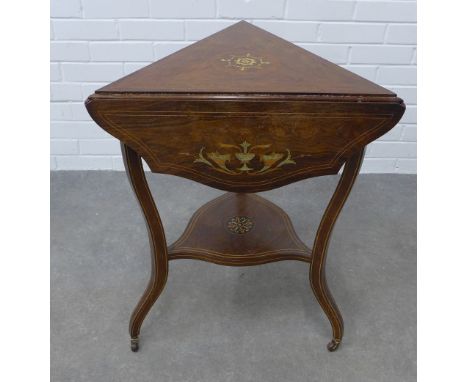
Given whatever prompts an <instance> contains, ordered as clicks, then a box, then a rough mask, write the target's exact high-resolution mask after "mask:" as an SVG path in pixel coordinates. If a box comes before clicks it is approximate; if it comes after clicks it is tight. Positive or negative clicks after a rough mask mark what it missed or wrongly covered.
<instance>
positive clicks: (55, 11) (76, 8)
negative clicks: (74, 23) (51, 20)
mask: <svg viewBox="0 0 468 382" xmlns="http://www.w3.org/2000/svg"><path fill="white" fill-rule="evenodd" d="M50 16H51V17H81V4H80V0H66V1H64V0H51V1H50Z"/></svg>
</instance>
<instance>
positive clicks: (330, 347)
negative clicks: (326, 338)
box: [327, 338, 341, 352]
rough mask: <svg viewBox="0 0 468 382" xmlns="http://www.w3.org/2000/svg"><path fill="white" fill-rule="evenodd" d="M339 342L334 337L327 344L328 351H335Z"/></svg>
mask: <svg viewBox="0 0 468 382" xmlns="http://www.w3.org/2000/svg"><path fill="white" fill-rule="evenodd" d="M340 343H341V340H339V339H336V338H334V339H332V340H331V341H330V342H329V343H328V345H327V349H328V351H330V352H332V351H335V350H336V349H338V347H339V346H340Z"/></svg>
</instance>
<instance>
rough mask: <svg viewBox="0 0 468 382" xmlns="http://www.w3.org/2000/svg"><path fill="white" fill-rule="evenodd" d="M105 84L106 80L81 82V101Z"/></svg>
mask: <svg viewBox="0 0 468 382" xmlns="http://www.w3.org/2000/svg"><path fill="white" fill-rule="evenodd" d="M106 85H107V82H99V83H87V84H86V83H84V84H81V94H83V101H84V100H85V99H86V98H88V97H89V96H90V95H91V94H93V93H94V92H95V91H96V90H98V89H100V88H102V87H103V86H106Z"/></svg>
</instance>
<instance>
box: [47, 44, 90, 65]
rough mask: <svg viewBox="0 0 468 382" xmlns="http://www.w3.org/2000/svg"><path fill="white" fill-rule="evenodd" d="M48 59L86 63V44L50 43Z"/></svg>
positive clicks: (87, 58) (87, 55) (87, 57)
mask: <svg viewBox="0 0 468 382" xmlns="http://www.w3.org/2000/svg"><path fill="white" fill-rule="evenodd" d="M50 59H51V60H52V61H88V60H89V50H88V43H87V42H63V41H60V42H59V41H52V42H51V43H50Z"/></svg>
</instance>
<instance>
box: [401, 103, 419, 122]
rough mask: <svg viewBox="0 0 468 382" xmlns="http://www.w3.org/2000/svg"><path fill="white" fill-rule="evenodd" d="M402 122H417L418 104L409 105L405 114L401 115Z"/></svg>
mask: <svg viewBox="0 0 468 382" xmlns="http://www.w3.org/2000/svg"><path fill="white" fill-rule="evenodd" d="M400 122H401V123H416V122H417V109H416V106H412V105H409V106H408V105H407V106H406V110H405V114H403V117H401V120H400Z"/></svg>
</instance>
